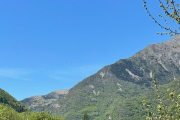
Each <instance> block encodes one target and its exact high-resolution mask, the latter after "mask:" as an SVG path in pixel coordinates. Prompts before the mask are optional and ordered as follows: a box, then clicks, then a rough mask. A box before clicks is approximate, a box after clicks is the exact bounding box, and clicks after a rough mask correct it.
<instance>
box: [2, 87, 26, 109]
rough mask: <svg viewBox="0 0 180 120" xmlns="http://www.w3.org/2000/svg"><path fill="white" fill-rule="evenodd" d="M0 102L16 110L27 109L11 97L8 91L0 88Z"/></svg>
mask: <svg viewBox="0 0 180 120" xmlns="http://www.w3.org/2000/svg"><path fill="white" fill-rule="evenodd" d="M0 104H5V105H8V106H10V107H12V108H13V109H14V110H16V111H17V112H25V111H29V109H28V108H27V107H26V106H25V105H24V104H22V103H21V102H19V101H17V100H16V99H15V98H14V97H12V96H11V95H10V94H9V93H7V92H6V91H4V90H3V89H1V88H0Z"/></svg>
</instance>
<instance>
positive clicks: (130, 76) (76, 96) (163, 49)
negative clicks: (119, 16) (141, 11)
mask: <svg viewBox="0 0 180 120" xmlns="http://www.w3.org/2000/svg"><path fill="white" fill-rule="evenodd" d="M176 45H180V35H178V36H176V37H174V38H172V39H170V40H169V41H166V42H162V43H157V44H150V45H148V46H147V47H146V48H144V49H143V50H141V51H139V52H138V53H136V54H134V55H133V56H132V57H129V58H127V59H120V60H118V61H117V62H115V63H113V64H111V65H107V66H105V67H103V68H102V69H100V70H99V71H98V72H97V73H96V74H94V75H91V76H89V77H87V78H85V79H84V80H82V81H81V82H79V83H77V84H76V85H75V86H74V87H73V88H71V89H68V90H59V91H53V92H51V93H49V94H47V95H40V96H34V97H30V98H25V99H24V100H22V101H20V102H22V103H23V104H25V105H26V106H27V107H28V108H30V109H31V110H33V111H37V112H39V111H40V110H46V111H48V113H50V114H53V115H58V116H61V117H62V118H66V119H67V120H81V119H82V116H83V114H84V113H87V114H88V115H89V118H90V120H119V119H122V120H141V119H142V120H143V119H145V116H146V112H145V111H144V109H145V108H144V107H143V106H142V104H141V101H142V99H144V98H148V97H149V100H151V101H153V100H154V99H155V98H156V96H155V94H154V93H153V92H154V89H155V88H154V86H153V81H152V78H156V79H157V82H158V85H159V86H161V88H162V89H165V88H166V87H168V86H173V85H176V84H178V83H179V79H178V78H179V77H180V48H179V47H177V48H173V47H172V46H176ZM174 89H177V88H176V87H174ZM152 93H153V95H151V94H152ZM154 106H155V105H154Z"/></svg>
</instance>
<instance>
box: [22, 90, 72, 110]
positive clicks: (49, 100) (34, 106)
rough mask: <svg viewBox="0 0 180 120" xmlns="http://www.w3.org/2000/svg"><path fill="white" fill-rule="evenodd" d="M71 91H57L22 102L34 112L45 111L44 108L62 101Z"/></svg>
mask: <svg viewBox="0 0 180 120" xmlns="http://www.w3.org/2000/svg"><path fill="white" fill-rule="evenodd" d="M68 92H69V89H65V90H57V91H53V92H51V93H49V94H47V95H37V96H33V97H29V98H26V99H24V100H22V101H20V102H22V103H23V104H25V105H26V106H27V107H28V108H30V109H31V110H33V111H37V112H39V111H38V110H39V109H44V108H43V107H44V106H49V105H52V104H53V103H54V101H56V100H58V99H60V98H61V97H64V95H66V94H68Z"/></svg>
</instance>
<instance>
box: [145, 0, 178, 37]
mask: <svg viewBox="0 0 180 120" xmlns="http://www.w3.org/2000/svg"><path fill="white" fill-rule="evenodd" d="M165 1H166V3H164V2H162V1H161V0H159V3H160V7H161V8H162V10H163V11H164V13H165V16H166V17H169V18H171V19H172V20H173V21H175V22H176V23H177V24H178V25H180V17H179V16H180V14H179V10H180V9H179V8H180V5H179V4H177V3H176V2H175V1H174V0H165ZM143 2H144V8H145V9H146V12H147V13H148V14H149V16H150V17H151V18H152V19H153V20H154V21H155V23H156V24H158V25H159V26H160V27H161V28H163V29H165V30H166V31H168V32H166V33H159V32H158V33H157V34H161V35H170V36H175V35H177V34H180V33H178V32H177V30H176V29H175V30H173V29H172V28H171V27H166V26H163V25H162V24H161V23H160V22H158V21H157V20H156V19H155V18H154V17H153V15H152V14H151V13H150V11H149V10H148V8H147V5H146V0H143ZM165 4H166V6H165ZM159 17H161V18H162V19H164V22H165V24H166V25H168V22H167V19H166V18H165V17H164V16H163V15H161V14H159ZM179 29H180V27H179Z"/></svg>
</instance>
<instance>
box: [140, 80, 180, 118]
mask: <svg viewBox="0 0 180 120" xmlns="http://www.w3.org/2000/svg"><path fill="white" fill-rule="evenodd" d="M153 81H154V86H155V87H156V93H157V96H158V97H157V100H158V101H159V104H158V105H157V112H156V113H155V112H151V111H150V109H149V108H150V105H149V104H147V102H146V100H143V101H142V103H143V105H144V106H145V107H146V111H147V112H148V116H147V117H146V120H157V119H158V120H180V94H178V95H177V96H176V95H175V91H173V90H170V89H167V92H168V93H169V97H170V99H171V100H172V103H173V104H168V105H165V104H164V102H165V101H162V98H161V97H160V94H159V88H158V87H157V83H156V79H155V78H153ZM165 95H167V94H165Z"/></svg>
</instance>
